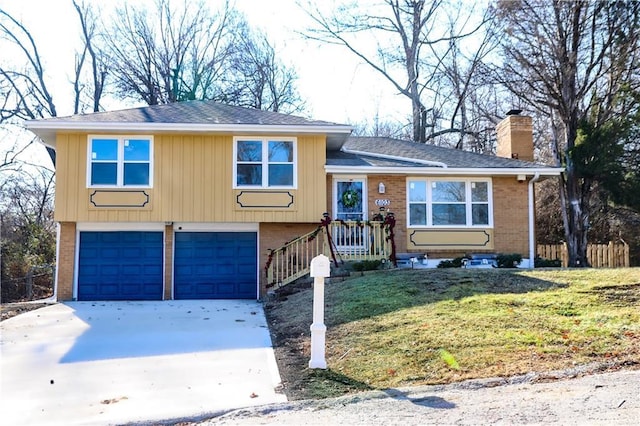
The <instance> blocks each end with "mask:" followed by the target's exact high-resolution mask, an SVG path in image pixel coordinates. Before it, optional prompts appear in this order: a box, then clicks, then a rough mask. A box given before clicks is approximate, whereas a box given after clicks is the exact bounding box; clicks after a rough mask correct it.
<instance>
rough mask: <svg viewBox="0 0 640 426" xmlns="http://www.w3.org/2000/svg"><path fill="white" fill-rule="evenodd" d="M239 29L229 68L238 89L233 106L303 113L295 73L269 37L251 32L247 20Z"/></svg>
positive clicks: (257, 32) (254, 31) (242, 21)
mask: <svg viewBox="0 0 640 426" xmlns="http://www.w3.org/2000/svg"><path fill="white" fill-rule="evenodd" d="M237 28H238V30H237V35H238V37H237V38H236V43H235V45H234V53H233V55H232V56H231V58H230V59H231V64H230V69H229V74H230V75H231V76H232V79H233V84H232V86H233V87H234V88H235V90H234V93H235V95H234V97H235V99H230V100H231V101H232V103H235V104H238V105H243V106H247V107H251V108H256V109H263V110H269V111H275V112H287V113H294V112H300V111H302V110H303V109H304V102H303V101H302V100H301V98H300V95H299V93H298V91H297V89H296V87H295V83H296V81H297V79H298V77H297V75H296V72H295V70H294V69H293V68H291V67H287V66H286V65H285V64H283V63H282V61H280V59H279V58H278V55H277V52H276V49H275V48H274V46H273V45H272V43H271V42H269V40H268V39H267V36H266V35H265V34H264V33H263V32H261V31H257V30H254V29H251V28H250V27H249V25H248V24H247V22H246V20H244V18H241V20H240V21H239V22H238V27H237Z"/></svg>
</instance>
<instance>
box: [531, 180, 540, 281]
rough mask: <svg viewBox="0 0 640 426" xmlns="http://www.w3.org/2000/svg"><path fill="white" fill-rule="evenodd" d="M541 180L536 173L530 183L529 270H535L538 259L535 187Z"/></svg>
mask: <svg viewBox="0 0 640 426" xmlns="http://www.w3.org/2000/svg"><path fill="white" fill-rule="evenodd" d="M539 180H540V173H536V174H535V176H533V178H531V180H530V181H529V268H530V269H535V265H536V262H535V257H536V247H535V244H536V236H535V220H534V217H535V205H534V197H533V195H534V192H533V185H534V184H535V183H536V182H537V181H539Z"/></svg>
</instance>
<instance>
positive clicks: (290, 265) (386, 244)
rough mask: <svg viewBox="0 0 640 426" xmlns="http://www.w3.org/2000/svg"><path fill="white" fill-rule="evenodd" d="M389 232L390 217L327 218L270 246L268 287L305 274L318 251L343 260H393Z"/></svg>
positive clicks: (266, 267)
mask: <svg viewBox="0 0 640 426" xmlns="http://www.w3.org/2000/svg"><path fill="white" fill-rule="evenodd" d="M389 232H390V227H389V223H388V222H387V221H367V222H361V221H343V220H338V221H331V220H330V219H329V220H326V219H325V220H323V222H321V225H320V226H319V227H318V228H316V229H315V230H313V231H311V232H309V233H307V234H305V235H302V236H300V237H298V238H295V239H293V240H291V241H289V242H287V243H286V244H285V245H283V246H282V247H280V248H278V249H273V250H269V254H268V259H267V263H266V265H265V273H266V278H267V288H270V289H278V288H280V287H282V286H284V285H286V284H289V283H291V282H293V281H295V280H297V279H298V278H301V277H303V276H305V275H306V274H308V273H309V269H310V265H311V260H312V259H313V258H314V257H316V256H318V255H319V254H324V255H326V256H331V257H332V258H335V257H338V258H340V259H342V260H343V261H344V260H350V261H362V260H375V259H391V260H393V259H394V248H393V239H392V236H390V235H389ZM391 232H392V228H391ZM329 235H330V236H331V238H329ZM332 248H333V250H332ZM336 266H337V265H336Z"/></svg>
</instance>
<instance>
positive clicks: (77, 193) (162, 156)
mask: <svg viewBox="0 0 640 426" xmlns="http://www.w3.org/2000/svg"><path fill="white" fill-rule="evenodd" d="M87 137H88V135H87V134H86V133H70V134H61V135H58V138H57V170H58V172H57V177H56V179H57V181H56V189H57V194H56V220H57V221H68V222H169V221H173V222H253V223H255V222H315V221H317V220H319V218H320V217H321V216H322V213H323V212H324V211H325V208H326V207H325V200H326V187H325V173H324V164H325V137H324V136H299V137H298V145H297V154H298V156H297V159H298V186H297V189H295V190H285V191H284V192H288V193H290V194H291V197H290V198H292V199H293V203H292V205H290V206H276V207H242V206H240V205H239V204H238V202H237V196H238V194H239V193H240V192H241V191H240V190H234V189H233V137H232V135H172V134H161V135H154V176H153V188H151V189H145V190H144V191H145V194H147V195H149V204H148V205H146V206H145V207H143V208H142V207H126V208H120V207H104V206H102V205H101V206H98V207H96V206H94V205H93V204H91V202H90V198H91V194H92V193H93V192H94V191H95V189H94V188H87V185H86V183H87V182H86V175H87ZM287 197H289V196H288V195H287ZM278 198H282V197H274V199H278ZM100 199H101V200H104V199H108V196H104V195H101V198H100Z"/></svg>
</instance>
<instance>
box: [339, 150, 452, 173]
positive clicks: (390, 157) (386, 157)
mask: <svg viewBox="0 0 640 426" xmlns="http://www.w3.org/2000/svg"><path fill="white" fill-rule="evenodd" d="M341 151H342V152H346V153H347V154H354V155H362V156H366V157H374V158H382V159H384V160H397V161H407V162H409V163H417V164H424V165H427V166H435V167H442V168H443V169H446V168H447V165H446V164H445V163H443V162H441V161H430V160H420V159H416V158H409V157H398V156H396V155H385V154H378V153H373V152H368V151H357V150H354V149H348V148H342V149H341Z"/></svg>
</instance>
